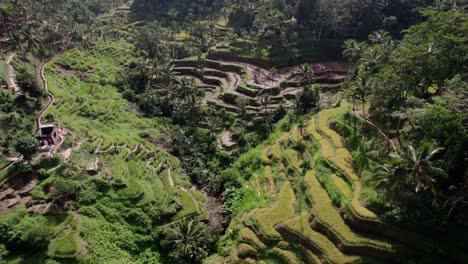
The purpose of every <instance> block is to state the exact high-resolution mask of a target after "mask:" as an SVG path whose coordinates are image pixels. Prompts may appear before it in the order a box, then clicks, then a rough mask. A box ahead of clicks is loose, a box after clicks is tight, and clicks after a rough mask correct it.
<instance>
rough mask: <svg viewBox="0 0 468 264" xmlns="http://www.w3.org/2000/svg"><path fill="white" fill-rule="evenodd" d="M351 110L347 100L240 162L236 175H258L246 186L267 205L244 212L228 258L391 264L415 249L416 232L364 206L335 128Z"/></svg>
mask: <svg viewBox="0 0 468 264" xmlns="http://www.w3.org/2000/svg"><path fill="white" fill-rule="evenodd" d="M347 111H349V106H348V105H345V106H341V107H338V108H334V109H328V110H324V111H321V112H319V113H318V114H316V115H314V116H312V117H310V120H308V121H307V123H306V126H305V127H296V128H294V129H293V130H292V131H290V132H289V133H283V134H282V135H280V136H278V137H277V138H276V139H275V140H274V141H272V142H271V144H270V145H268V146H266V147H264V148H263V149H261V150H253V151H251V152H252V153H247V154H246V157H251V158H250V159H248V160H244V159H243V158H242V157H241V159H240V161H239V162H238V163H236V164H235V165H234V166H233V168H234V172H235V170H243V172H246V173H248V172H251V175H252V176H251V177H250V178H249V179H247V180H246V181H245V182H244V184H243V185H244V188H246V189H247V190H249V189H250V190H251V192H250V193H253V196H254V197H253V198H251V199H249V200H263V201H265V204H268V205H267V206H260V207H259V205H261V204H262V203H257V204H256V205H253V206H252V207H257V208H254V209H251V210H250V211H247V212H238V213H237V217H236V218H235V220H234V221H233V224H232V225H231V230H230V231H231V232H232V233H233V234H239V235H238V240H237V241H238V243H239V244H238V246H235V248H233V249H231V251H230V255H229V256H228V257H227V259H228V260H230V261H233V262H239V261H241V260H242V261H243V262H245V263H373V262H378V263H382V262H390V263H391V262H395V261H396V260H397V259H399V258H400V257H402V256H406V257H407V258H408V254H409V251H408V250H407V248H409V247H413V246H416V244H417V243H414V241H416V240H417V239H418V238H417V236H414V235H413V236H410V235H409V234H408V233H405V232H403V231H401V230H397V229H395V228H394V227H390V226H387V225H385V224H384V223H383V222H382V221H381V220H380V219H379V217H378V216H376V214H375V213H373V212H372V211H371V210H369V209H368V208H366V207H365V206H363V204H362V203H361V196H362V185H361V182H360V178H359V176H358V175H357V174H356V172H355V170H354V168H353V162H352V157H351V154H350V152H349V151H348V150H347V149H346V147H345V146H344V143H343V141H342V138H341V137H340V136H339V135H338V134H337V133H336V132H335V131H333V130H332V129H330V128H329V121H330V119H331V118H333V117H335V116H339V115H342V114H344V113H346V112H347ZM254 154H256V155H258V156H257V157H253V155H254ZM246 163H249V164H258V166H255V165H250V166H249V165H246ZM246 166H249V168H247V169H246V168H245V167H246ZM231 172H232V171H231ZM243 207H244V208H249V207H248V206H246V205H244V206H243ZM252 207H251V208H252ZM228 233H229V231H228ZM419 239H420V238H419ZM417 241H422V240H417ZM423 244H424V243H420V246H423Z"/></svg>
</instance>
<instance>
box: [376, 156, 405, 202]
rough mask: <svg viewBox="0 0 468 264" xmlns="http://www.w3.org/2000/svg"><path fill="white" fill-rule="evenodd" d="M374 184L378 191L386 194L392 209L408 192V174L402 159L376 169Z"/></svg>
mask: <svg viewBox="0 0 468 264" xmlns="http://www.w3.org/2000/svg"><path fill="white" fill-rule="evenodd" d="M375 171H376V172H375V173H374V178H373V182H374V183H375V187H376V189H378V190H383V191H385V192H386V195H385V198H387V200H388V202H389V203H390V205H391V206H392V207H394V206H395V205H396V204H398V202H399V201H400V198H401V197H402V196H404V195H405V194H406V193H407V192H408V188H407V182H408V174H407V171H406V169H405V165H404V162H403V160H402V159H400V158H393V159H391V160H389V161H386V162H385V163H384V164H383V165H379V166H377V167H376V170H375Z"/></svg>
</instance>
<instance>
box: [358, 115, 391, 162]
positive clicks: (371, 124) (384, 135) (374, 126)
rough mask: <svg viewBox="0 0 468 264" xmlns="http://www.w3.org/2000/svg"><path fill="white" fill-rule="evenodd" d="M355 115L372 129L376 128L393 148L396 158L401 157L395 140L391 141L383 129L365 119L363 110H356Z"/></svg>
mask: <svg viewBox="0 0 468 264" xmlns="http://www.w3.org/2000/svg"><path fill="white" fill-rule="evenodd" d="M353 113H354V115H356V116H358V117H361V118H363V119H364V120H365V122H366V123H367V124H368V125H370V126H371V127H373V128H375V129H376V130H377V132H378V133H379V134H380V135H381V136H382V137H383V138H384V139H385V140H386V141H387V142H388V144H389V146H390V147H391V148H392V150H393V153H394V154H395V155H396V156H399V155H398V150H397V147H396V144H395V142H393V140H391V139H390V138H389V137H388V136H387V135H386V134H385V133H384V132H383V131H382V129H380V127H378V126H377V125H376V124H374V123H373V122H372V121H370V120H369V119H367V118H365V117H364V113H363V112H362V110H354V111H353Z"/></svg>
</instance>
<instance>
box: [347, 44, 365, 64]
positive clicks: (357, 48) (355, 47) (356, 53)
mask: <svg viewBox="0 0 468 264" xmlns="http://www.w3.org/2000/svg"><path fill="white" fill-rule="evenodd" d="M366 48H367V45H366V44H365V43H364V42H359V41H356V40H354V39H348V40H346V41H345V42H344V45H343V49H344V50H343V56H345V57H346V58H348V61H349V64H350V65H351V64H353V63H356V62H357V61H358V60H359V58H360V57H361V55H362V54H363V52H364V50H366Z"/></svg>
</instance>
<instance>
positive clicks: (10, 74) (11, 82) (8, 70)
mask: <svg viewBox="0 0 468 264" xmlns="http://www.w3.org/2000/svg"><path fill="white" fill-rule="evenodd" d="M15 56H16V51H15V52H12V53H10V54H8V55H7V58H6V60H5V75H6V78H7V80H6V81H7V85H8V88H9V89H12V90H13V92H14V93H18V92H19V91H20V89H19V87H18V85H17V84H16V81H15V72H14V69H13V65H11V62H12V61H13V59H14V58H15Z"/></svg>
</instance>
